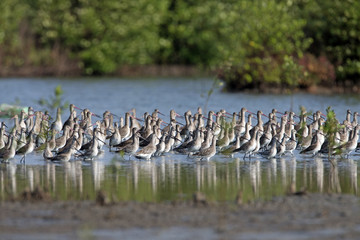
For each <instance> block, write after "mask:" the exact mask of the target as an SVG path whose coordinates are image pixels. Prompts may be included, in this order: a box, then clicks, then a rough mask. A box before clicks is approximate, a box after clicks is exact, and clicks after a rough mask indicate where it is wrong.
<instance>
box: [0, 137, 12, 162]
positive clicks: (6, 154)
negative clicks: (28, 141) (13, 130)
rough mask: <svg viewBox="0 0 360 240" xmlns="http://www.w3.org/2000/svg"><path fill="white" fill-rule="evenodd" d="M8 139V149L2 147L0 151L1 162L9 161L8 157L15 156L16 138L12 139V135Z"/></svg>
mask: <svg viewBox="0 0 360 240" xmlns="http://www.w3.org/2000/svg"><path fill="white" fill-rule="evenodd" d="M10 141H11V144H10V149H2V150H3V151H1V152H0V159H2V161H1V162H9V160H10V159H13V158H14V157H15V153H16V140H15V139H14V136H12V137H11V139H10Z"/></svg>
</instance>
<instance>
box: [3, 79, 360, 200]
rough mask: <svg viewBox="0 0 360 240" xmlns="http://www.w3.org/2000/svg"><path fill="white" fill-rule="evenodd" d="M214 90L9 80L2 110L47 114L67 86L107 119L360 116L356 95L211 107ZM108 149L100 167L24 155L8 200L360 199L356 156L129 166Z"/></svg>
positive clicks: (243, 98) (219, 101)
mask: <svg viewBox="0 0 360 240" xmlns="http://www.w3.org/2000/svg"><path fill="white" fill-rule="evenodd" d="M212 83H213V81H212V80H211V79H100V78H96V79H1V80H0V87H1V89H2V90H3V92H6V94H3V95H2V97H1V103H15V102H19V103H20V104H21V105H23V106H28V105H31V106H33V107H34V109H35V110H42V109H43V107H41V106H39V105H38V103H37V100H39V99H40V98H45V99H50V98H51V97H52V96H53V91H54V88H55V87H56V86H57V85H59V84H61V86H62V89H63V90H64V95H63V99H64V101H68V102H70V103H74V104H75V105H76V106H78V107H81V108H89V109H90V110H91V111H93V112H95V113H97V114H99V115H101V114H102V113H103V112H104V111H105V110H110V111H111V112H113V113H115V114H117V115H121V116H123V115H124V113H125V112H126V111H129V110H130V109H131V108H133V107H135V108H136V109H137V114H138V116H141V115H142V114H143V113H144V112H146V111H147V112H152V111H153V110H154V109H155V108H158V109H159V110H160V111H161V112H163V113H168V112H169V110H170V109H175V110H176V111H177V112H178V113H180V114H182V113H184V112H185V111H187V110H189V109H190V110H191V111H192V112H195V111H196V109H197V107H198V106H201V107H203V108H206V109H207V110H210V109H212V110H214V111H218V110H220V109H221V108H224V109H226V110H227V111H228V112H233V111H236V112H238V111H239V110H240V109H241V107H246V108H247V109H249V110H250V111H252V112H256V111H257V110H262V111H263V112H264V113H266V114H267V113H268V112H270V111H271V109H272V108H277V109H278V110H279V111H286V110H294V111H295V112H299V106H304V107H306V109H307V110H308V111H313V112H314V111H316V110H321V111H322V112H326V108H327V107H328V106H331V107H332V108H333V109H334V110H335V112H336V114H337V116H338V119H339V120H340V121H342V120H343V119H344V117H345V113H346V110H347V109H351V110H352V111H358V110H359V106H360V104H359V103H360V100H359V98H357V97H356V96H341V95H335V96H321V95H309V94H294V95H270V94H266V95H261V94H235V93H223V92H221V91H220V90H219V89H215V91H214V93H213V94H212V95H211V96H210V97H209V101H208V102H207V95H208V91H209V90H210V89H211V86H212ZM67 114H68V113H67V112H65V113H64V114H63V121H64V120H65V119H66V118H67V116H68V115H67ZM165 118H167V117H165ZM255 122H256V120H255ZM8 124H10V125H12V124H11V122H10V123H8ZM104 150H105V151H104V153H103V154H102V155H101V156H99V157H98V159H97V160H95V161H93V162H83V161H80V160H76V159H73V160H71V161H70V162H69V163H49V162H45V161H44V160H43V158H42V155H41V154H40V153H39V154H37V153H32V154H30V155H28V156H27V157H26V164H19V161H20V157H19V156H16V158H15V159H14V160H12V161H11V162H10V163H9V164H1V165H0V199H6V198H8V197H9V196H18V195H19V194H20V193H21V192H22V191H23V190H24V189H25V188H29V189H31V190H32V189H34V188H35V187H36V186H38V185H40V186H42V187H43V188H46V189H48V190H49V192H50V193H51V195H52V196H53V197H55V198H57V199H63V200H66V199H94V198H95V195H96V192H97V190H99V189H103V190H104V191H105V192H106V193H107V194H108V195H109V197H110V198H113V199H114V200H137V201H170V200H175V199H189V198H191V196H192V194H193V193H194V192H195V191H202V192H204V193H205V194H206V195H207V197H208V198H209V199H212V200H220V201H232V200H234V199H235V196H236V195H237V194H238V192H239V191H242V194H243V199H244V201H249V200H254V199H270V198H271V197H272V196H278V195H283V194H286V192H287V191H288V190H289V188H290V186H291V185H295V186H296V189H297V190H300V189H301V188H306V189H307V190H308V191H311V192H342V193H351V194H355V195H358V177H357V176H358V159H359V156H358V155H356V154H355V155H351V157H350V159H343V160H339V162H338V164H337V166H336V167H335V168H334V167H333V166H332V165H331V164H330V163H329V162H328V161H327V160H326V158H312V157H303V156H300V155H299V154H298V152H296V153H295V156H293V157H292V156H285V157H284V158H281V159H276V160H271V161H269V160H266V159H263V158H261V157H257V158H253V159H252V161H248V160H247V161H244V160H243V159H242V155H241V154H239V155H237V156H235V158H228V157H224V156H221V155H216V156H215V157H213V158H212V159H211V160H210V161H209V162H199V161H195V160H194V159H190V158H188V157H187V156H185V155H180V154H168V155H165V156H162V157H158V158H154V159H152V160H151V161H141V160H130V161H129V160H128V157H127V156H125V158H122V157H121V156H120V155H117V154H114V153H110V152H108V149H107V148H106V147H105V148H104Z"/></svg>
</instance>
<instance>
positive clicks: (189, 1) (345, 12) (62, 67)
mask: <svg viewBox="0 0 360 240" xmlns="http://www.w3.org/2000/svg"><path fill="white" fill-rule="evenodd" d="M359 26H360V1H357V0H241V1H234V0H224V1H217V0H196V1H195V0H137V1H117V0H103V1H99V0H1V1H0V74H1V75H6V73H7V72H11V71H10V70H13V71H14V69H15V71H21V69H24V68H26V67H28V68H29V67H30V68H34V67H43V68H47V69H48V72H45V74H53V75H59V74H60V75H61V74H66V72H67V71H71V70H73V69H77V70H78V72H77V73H79V74H83V75H103V74H116V71H117V70H118V69H120V68H121V67H123V66H139V65H140V66H141V65H165V66H166V65H188V66H197V67H199V68H200V69H207V70H211V71H215V72H216V74H217V76H218V78H220V79H221V80H223V81H224V82H225V86H226V88H227V90H229V91H235V90H244V89H258V90H259V91H265V89H267V88H269V86H270V87H279V88H283V89H294V88H308V87H311V86H314V85H318V86H331V85H336V86H340V87H342V86H345V87H353V86H357V85H360V81H359V80H360V79H359V76H360V57H359V56H360V28H359ZM68 74H70V75H71V73H68Z"/></svg>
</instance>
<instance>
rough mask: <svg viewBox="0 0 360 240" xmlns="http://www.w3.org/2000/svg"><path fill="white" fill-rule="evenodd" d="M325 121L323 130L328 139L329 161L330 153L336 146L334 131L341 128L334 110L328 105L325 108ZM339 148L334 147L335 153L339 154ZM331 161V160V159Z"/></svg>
mask: <svg viewBox="0 0 360 240" xmlns="http://www.w3.org/2000/svg"><path fill="white" fill-rule="evenodd" d="M326 113H327V114H326V121H325V124H324V127H323V132H324V134H325V135H326V137H327V140H328V150H329V151H328V159H329V161H331V158H330V157H331V155H332V154H333V153H334V150H335V147H336V141H335V140H336V133H337V132H339V130H340V129H341V126H340V124H339V122H338V120H337V119H336V115H335V112H334V110H332V109H331V107H328V108H327V109H326ZM340 151H341V149H340V148H339V149H336V152H335V154H340V153H341V152H340ZM331 162H332V161H331Z"/></svg>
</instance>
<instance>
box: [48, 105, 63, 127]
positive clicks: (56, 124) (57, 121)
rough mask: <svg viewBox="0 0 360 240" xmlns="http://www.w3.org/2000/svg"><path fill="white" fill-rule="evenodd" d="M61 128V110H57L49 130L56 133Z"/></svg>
mask: <svg viewBox="0 0 360 240" xmlns="http://www.w3.org/2000/svg"><path fill="white" fill-rule="evenodd" d="M62 128H63V123H62V120H61V108H58V109H57V111H56V119H55V121H54V122H53V123H52V124H51V126H50V129H55V130H56V131H58V132H60V131H61V130H62Z"/></svg>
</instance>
